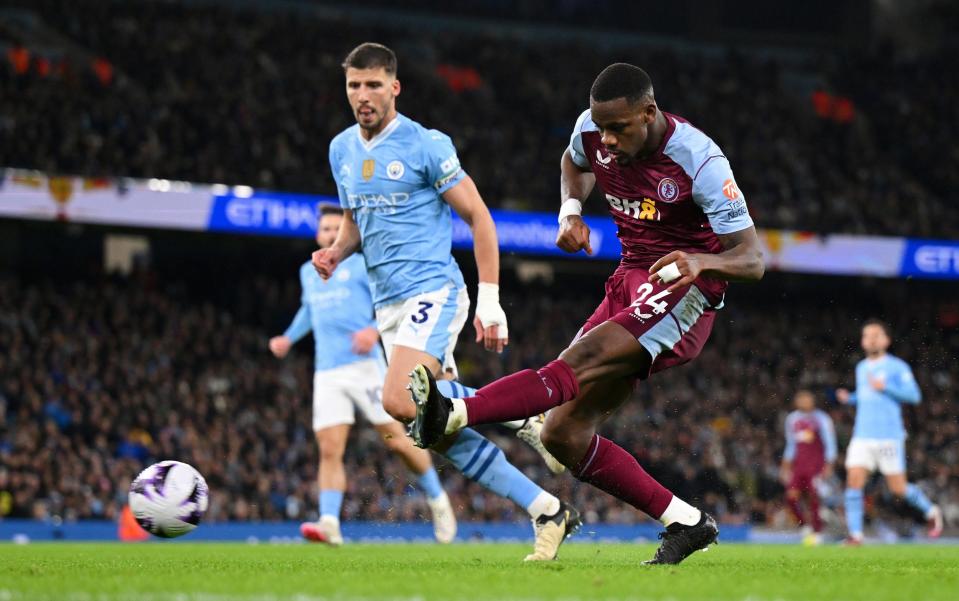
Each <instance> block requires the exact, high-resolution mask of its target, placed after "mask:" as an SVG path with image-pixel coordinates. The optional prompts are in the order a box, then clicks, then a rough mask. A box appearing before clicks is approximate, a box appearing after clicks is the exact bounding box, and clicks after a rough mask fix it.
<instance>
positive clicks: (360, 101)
mask: <svg viewBox="0 0 959 601" xmlns="http://www.w3.org/2000/svg"><path fill="white" fill-rule="evenodd" d="M399 93H400V82H399V80H397V79H396V77H394V76H393V75H390V74H389V73H387V72H386V69H384V68H383V67H376V68H373V69H355V68H353V67H350V68H349V69H347V70H346V97H347V99H348V100H349V101H350V108H352V109H353V116H354V117H355V118H356V122H357V123H359V124H360V127H362V128H363V129H365V130H368V131H372V132H378V131H379V130H380V129H381V128H382V124H383V119H385V118H386V117H387V116H389V115H391V114H392V113H393V112H395V111H396V96H397V95H399Z"/></svg>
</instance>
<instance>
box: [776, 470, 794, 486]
mask: <svg viewBox="0 0 959 601" xmlns="http://www.w3.org/2000/svg"><path fill="white" fill-rule="evenodd" d="M792 476H793V474H792V470H791V469H789V468H788V467H781V468H779V482H780V483H781V484H782V485H783V486H789V481H790V480H792Z"/></svg>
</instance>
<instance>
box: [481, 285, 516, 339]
mask: <svg viewBox="0 0 959 601" xmlns="http://www.w3.org/2000/svg"><path fill="white" fill-rule="evenodd" d="M476 316H477V317H479V320H480V324H481V325H482V326H483V327H484V328H488V327H490V326H499V330H498V334H499V337H500V338H508V337H509V327H508V326H507V325H506V313H505V312H504V311H503V307H501V306H500V304H499V286H498V285H497V284H490V283H489V282H480V283H479V286H478V287H477V289H476Z"/></svg>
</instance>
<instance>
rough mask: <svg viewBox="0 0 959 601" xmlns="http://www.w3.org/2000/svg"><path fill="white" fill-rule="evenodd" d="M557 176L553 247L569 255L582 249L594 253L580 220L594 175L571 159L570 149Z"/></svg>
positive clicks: (594, 183)
mask: <svg viewBox="0 0 959 601" xmlns="http://www.w3.org/2000/svg"><path fill="white" fill-rule="evenodd" d="M559 168H560V176H559V194H560V202H561V203H562V204H561V205H560V210H559V233H558V234H557V235H556V246H558V247H559V248H561V249H562V250H564V251H566V252H568V253H575V252H579V251H581V250H585V251H586V253H587V254H590V255H591V254H593V249H592V247H590V244H589V226H588V225H586V222H584V221H583V217H582V214H583V202H584V201H585V200H586V199H587V198H588V197H589V194H590V192H592V191H593V186H595V185H596V176H595V175H593V172H592V171H590V170H589V168H588V167H582V166H580V165H579V164H577V163H576V161H575V160H573V156H572V154H571V153H570V150H569V148H567V149H566V150H565V151H564V152H563V157H562V158H561V159H560V164H559Z"/></svg>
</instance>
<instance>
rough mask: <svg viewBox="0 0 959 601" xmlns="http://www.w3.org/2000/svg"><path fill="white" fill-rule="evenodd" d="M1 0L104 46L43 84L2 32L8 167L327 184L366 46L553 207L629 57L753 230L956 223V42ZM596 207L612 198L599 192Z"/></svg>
mask: <svg viewBox="0 0 959 601" xmlns="http://www.w3.org/2000/svg"><path fill="white" fill-rule="evenodd" d="M7 4H8V5H11V6H21V7H23V8H25V9H28V10H32V11H35V12H36V14H38V15H41V16H42V18H43V19H44V22H45V24H46V25H48V26H49V27H52V28H53V29H55V30H56V31H57V32H58V33H60V34H62V35H63V36H65V37H66V38H68V39H69V40H71V41H72V42H74V43H76V44H77V45H78V46H79V47H81V48H84V49H85V50H86V51H87V52H88V57H100V58H86V59H83V60H82V61H80V62H79V63H78V61H79V59H75V60H73V61H72V62H70V61H67V63H66V64H63V63H59V62H58V63H57V64H58V65H59V67H58V68H57V69H52V70H51V69H47V71H48V72H49V73H54V74H55V76H44V75H42V74H41V73H40V72H39V71H38V70H37V69H30V68H27V67H26V65H27V64H28V61H29V57H30V51H31V49H30V48H24V47H22V46H17V45H11V49H10V51H9V52H8V60H7V61H4V62H2V65H0V165H4V166H14V167H30V168H39V169H43V170H47V171H51V172H64V173H76V174H82V175H97V176H118V175H130V176H140V177H164V178H173V179H182V180H192V181H203V182H223V183H229V184H241V183H242V184H249V185H254V186H261V187H268V188H278V189H285V190H295V191H309V192H316V193H325V194H330V193H332V192H333V190H334V187H333V184H332V180H331V176H330V173H329V168H328V164H327V144H328V142H329V140H330V139H331V138H332V136H333V135H335V134H336V133H337V132H339V131H340V130H342V129H343V128H345V127H347V126H348V125H350V124H351V123H352V119H351V117H350V114H349V112H348V109H347V105H346V102H345V98H344V94H343V81H342V72H341V69H340V66H339V65H340V62H341V60H342V58H343V56H344V55H345V54H346V53H347V52H348V50H349V49H351V48H352V47H353V46H355V45H356V44H357V43H359V42H362V41H366V40H370V39H373V40H377V41H381V42H383V43H386V44H389V45H391V46H393V47H394V48H395V49H396V50H397V52H398V55H399V60H400V69H399V76H400V79H401V80H402V81H403V83H404V84H405V86H404V93H403V96H402V97H401V98H400V100H399V107H400V110H401V111H402V112H404V113H406V114H407V115H409V116H410V117H412V118H414V119H417V120H420V121H423V122H425V123H427V124H428V125H429V126H430V127H435V128H438V129H441V130H444V131H446V132H447V133H449V134H450V135H451V136H452V138H453V140H454V142H455V143H456V145H457V148H458V149H459V152H460V156H461V159H462V161H463V164H464V165H465V167H466V169H467V170H468V171H469V173H470V174H471V175H472V176H473V177H474V179H476V181H477V183H478V185H479V188H480V190H481V191H482V192H483V195H484V197H485V198H486V199H487V201H488V202H489V203H490V204H492V205H494V206H506V207H513V208H523V209H540V210H555V209H556V206H557V202H558V196H557V194H558V188H557V177H558V169H557V165H558V162H559V157H560V154H561V153H562V152H563V149H564V148H565V145H566V144H567V143H568V139H569V133H570V130H571V128H572V126H573V123H574V121H575V120H576V117H577V116H578V114H579V113H580V112H581V111H582V110H583V109H584V108H586V106H587V102H588V98H587V97H588V90H589V86H590V84H591V82H592V80H593V78H594V77H595V75H596V74H597V73H598V72H599V71H600V70H601V69H602V68H603V67H604V66H606V65H607V64H608V63H610V62H613V61H617V60H625V61H629V62H634V63H637V64H639V65H641V66H643V67H644V68H646V69H647V70H648V71H649V72H650V74H651V76H652V79H653V81H654V83H655V85H656V93H657V98H658V100H659V102H660V104H661V106H662V107H663V109H665V110H667V111H670V112H674V113H677V114H679V115H682V116H684V117H686V118H688V119H690V120H691V121H692V122H693V123H694V124H695V125H697V126H698V127H700V128H702V129H703V130H704V131H706V132H707V133H708V134H709V135H710V136H712V137H713V138H714V139H715V140H716V141H717V142H718V143H719V145H720V146H721V147H722V148H723V150H724V152H725V153H726V155H727V156H729V157H730V160H731V162H732V164H733V168H734V169H735V171H736V173H737V177H738V180H739V183H740V186H741V188H742V189H743V190H744V191H745V193H746V196H747V198H748V199H749V202H750V206H751V210H752V212H753V215H754V217H755V219H756V221H757V223H758V224H760V225H761V226H765V227H783V228H792V229H806V230H812V231H819V232H834V231H844V232H850V233H871V234H884V235H913V236H935V237H956V236H959V212H957V211H955V210H953V208H952V202H951V199H952V195H953V194H954V191H955V190H956V189H957V188H959V170H956V169H955V168H954V166H955V165H956V164H957V162H959V146H957V145H956V144H955V143H954V140H955V139H956V137H957V135H959V118H957V112H956V110H955V107H956V106H957V105H959V70H957V69H954V68H952V55H951V54H950V53H947V52H942V53H940V54H933V55H931V56H927V57H925V58H921V59H919V58H915V59H909V60H905V59H900V58H898V57H897V56H896V55H895V54H894V53H891V52H890V51H889V50H888V49H887V48H883V47H879V48H877V49H875V50H874V51H871V52H868V53H867V52H859V53H849V52H850V51H846V54H843V52H839V51H835V50H828V51H823V52H822V53H821V54H820V53H818V52H816V51H809V53H808V54H806V55H804V56H803V57H801V58H796V57H795V56H793V57H792V58H790V59H788V60H786V59H775V58H772V56H771V55H769V54H768V53H763V52H756V53H751V55H750V56H745V55H743V54H741V53H739V52H736V51H732V50H730V51H727V52H721V53H718V54H717V53H715V52H713V53H707V52H704V51H700V50H696V49H695V48H694V47H692V46H690V47H689V48H686V49H677V46H676V45H672V46H670V47H666V46H663V47H658V48H657V47H655V46H651V45H650V41H649V40H646V39H640V38H637V46H636V47H634V48H621V49H619V50H609V49H606V46H605V45H604V44H600V43H591V42H589V41H584V40H582V39H581V38H578V39H560V40H556V41H551V40H546V39H544V36H537V37H533V36H529V39H524V38H523V37H522V36H510V37H490V34H488V33H485V32H483V31H481V29H480V28H478V27H477V29H476V32H475V33H469V32H467V31H462V30H457V33H456V35H424V34H423V30H422V29H417V30H415V31H414V30H411V29H410V30H407V29H403V28H402V26H400V25H394V26H388V24H386V23H369V22H364V23H363V24H362V27H361V28H358V27H357V26H356V23H352V22H342V21H336V20H329V19H320V18H319V17H317V16H316V15H313V14H309V13H297V14H290V13H287V12H283V10H281V9H280V8H275V9H274V10H269V11H264V12H263V13H252V12H244V11H240V10H232V9H230V8H229V7H227V6H225V5H220V6H216V5H202V6H201V5H197V4H192V3H191V4H185V3H181V2H177V1H169V2H135V3H132V2H122V1H120V0H112V1H111V0H100V1H83V2H72V1H71V2H67V1H65V0H10V1H9V2H7ZM264 4H266V3H264ZM428 4H429V2H425V1H422V2H419V3H418V5H419V6H425V5H428ZM475 4H476V3H474V5H475ZM593 4H594V3H575V4H574V5H571V8H570V10H571V11H572V12H569V14H568V15H567V17H566V18H569V19H571V21H570V22H572V23H574V24H575V23H577V22H579V21H578V19H579V17H578V16H577V15H579V14H580V13H581V12H582V11H587V12H590V13H591V14H592V13H593V11H595V10H597V9H596V7H595V6H593ZM490 6H491V7H492V8H493V9H496V8H497V7H500V5H499V4H497V5H490ZM536 6H539V3H533V4H531V5H530V6H527V7H526V9H525V11H521V12H522V14H524V15H527V16H528V15H529V14H530V11H531V10H535V7H536ZM445 7H446V5H444V8H445ZM618 7H619V4H616V3H610V2H604V3H603V10H607V11H608V10H614V9H615V10H619V8H618ZM474 8H475V7H474ZM488 8H489V7H488ZM574 8H575V10H574ZM517 14H519V13H517ZM556 14H560V13H556ZM562 14H566V13H562ZM552 16H554V17H555V16H556V15H552ZM593 16H594V17H595V16H596V14H593ZM359 32H362V33H359ZM360 35H361V36H362V37H359V36H360ZM596 35H597V36H598V37H601V35H602V34H599V33H598V34H596ZM3 41H4V40H3V39H2V37H0V44H2V43H3ZM640 42H642V45H640ZM25 61H27V62H25ZM817 111H819V114H821V115H822V117H819V116H817ZM823 111H824V112H823ZM588 210H590V211H594V212H599V211H604V210H605V203H604V202H603V200H602V199H601V198H600V197H599V196H597V197H595V198H594V199H593V201H592V202H591V203H589V205H588Z"/></svg>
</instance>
